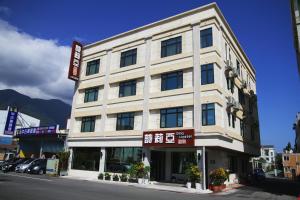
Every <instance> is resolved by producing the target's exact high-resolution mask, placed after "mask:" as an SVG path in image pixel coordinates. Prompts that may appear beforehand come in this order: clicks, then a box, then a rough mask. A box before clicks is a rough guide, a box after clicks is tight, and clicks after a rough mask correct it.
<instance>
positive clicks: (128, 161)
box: [105, 147, 142, 173]
mask: <svg viewBox="0 0 300 200" xmlns="http://www.w3.org/2000/svg"><path fill="white" fill-rule="evenodd" d="M141 161H142V148H140V147H115V148H106V161H105V171H106V172H114V173H126V172H127V171H128V170H129V168H130V166H131V165H132V164H134V163H137V162H141Z"/></svg>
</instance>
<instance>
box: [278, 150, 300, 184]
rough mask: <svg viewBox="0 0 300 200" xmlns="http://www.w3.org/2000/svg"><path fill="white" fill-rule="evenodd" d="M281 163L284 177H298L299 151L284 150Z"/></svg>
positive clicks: (299, 170) (299, 175) (299, 171)
mask: <svg viewBox="0 0 300 200" xmlns="http://www.w3.org/2000/svg"><path fill="white" fill-rule="evenodd" d="M282 165H283V173H284V177H286V178H288V179H292V180H297V179H298V180H299V179H300V153H292V151H291V152H284V153H283V154H282Z"/></svg>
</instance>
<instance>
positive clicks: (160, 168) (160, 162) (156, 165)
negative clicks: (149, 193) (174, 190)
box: [150, 151, 166, 181]
mask: <svg viewBox="0 0 300 200" xmlns="http://www.w3.org/2000/svg"><path fill="white" fill-rule="evenodd" d="M165 160H166V154H165V152H163V151H151V172H150V176H151V179H152V180H154V181H164V180H165Z"/></svg>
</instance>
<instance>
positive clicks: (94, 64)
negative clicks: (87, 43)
mask: <svg viewBox="0 0 300 200" xmlns="http://www.w3.org/2000/svg"><path fill="white" fill-rule="evenodd" d="M99 65H100V60H99V59H98V60H92V61H90V62H88V63H87V66H86V73H85V75H86V76H88V75H92V74H97V73H98V72H99Z"/></svg>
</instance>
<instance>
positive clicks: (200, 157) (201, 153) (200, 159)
mask: <svg viewBox="0 0 300 200" xmlns="http://www.w3.org/2000/svg"><path fill="white" fill-rule="evenodd" d="M197 164H198V168H199V170H200V171H201V172H202V180H201V181H202V188H203V189H206V184H207V183H206V173H205V171H206V166H205V146H203V147H198V148H197Z"/></svg>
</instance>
